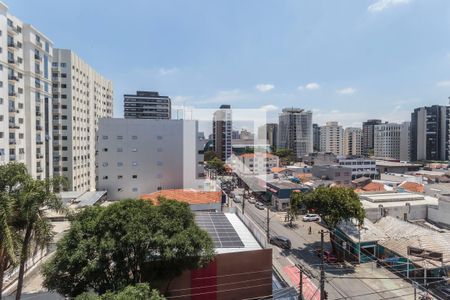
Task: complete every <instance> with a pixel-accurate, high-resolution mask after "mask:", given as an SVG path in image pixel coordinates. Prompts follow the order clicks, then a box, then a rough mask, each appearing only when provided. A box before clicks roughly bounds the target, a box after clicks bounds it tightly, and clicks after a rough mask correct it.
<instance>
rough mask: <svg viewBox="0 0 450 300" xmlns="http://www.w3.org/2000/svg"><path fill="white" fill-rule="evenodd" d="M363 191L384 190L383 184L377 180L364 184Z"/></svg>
mask: <svg viewBox="0 0 450 300" xmlns="http://www.w3.org/2000/svg"><path fill="white" fill-rule="evenodd" d="M362 190H363V191H365V192H384V191H386V190H385V188H384V184H382V183H378V182H371V183H368V184H366V185H365V186H364V187H363V188H362Z"/></svg>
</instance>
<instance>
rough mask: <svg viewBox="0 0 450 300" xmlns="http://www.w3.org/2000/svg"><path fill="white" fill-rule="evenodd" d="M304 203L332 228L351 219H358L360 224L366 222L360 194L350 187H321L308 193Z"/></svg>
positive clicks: (303, 199) (303, 200)
mask: <svg viewBox="0 0 450 300" xmlns="http://www.w3.org/2000/svg"><path fill="white" fill-rule="evenodd" d="M302 203H303V204H304V205H305V207H306V209H308V210H312V211H314V212H315V213H317V214H318V215H319V216H320V217H321V218H322V220H323V221H324V222H325V224H326V225H327V226H328V227H329V228H330V229H334V228H336V226H337V225H338V224H339V222H341V221H346V220H350V219H356V220H357V221H358V222H359V223H360V224H362V223H363V222H364V217H365V211H364V208H363V207H362V204H361V201H360V200H359V197H358V195H357V194H356V193H355V192H354V191H353V190H352V189H350V188H345V187H319V188H317V189H315V190H313V191H312V192H309V193H307V194H306V195H305V196H304V197H303V198H302Z"/></svg>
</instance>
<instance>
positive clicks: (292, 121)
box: [278, 108, 313, 158]
mask: <svg viewBox="0 0 450 300" xmlns="http://www.w3.org/2000/svg"><path fill="white" fill-rule="evenodd" d="M278 124H279V125H278V129H279V148H285V149H290V150H292V151H293V152H294V154H295V156H296V157H297V158H301V157H302V156H304V155H307V154H309V153H312V152H313V127H312V112H311V111H305V110H304V109H301V108H284V109H283V110H282V113H281V114H280V115H279V123H278Z"/></svg>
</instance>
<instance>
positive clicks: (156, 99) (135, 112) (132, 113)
mask: <svg viewBox="0 0 450 300" xmlns="http://www.w3.org/2000/svg"><path fill="white" fill-rule="evenodd" d="M123 114H124V117H125V119H171V114H172V109H171V100H170V98H169V97H168V96H160V95H159V93H158V92H147V91H137V92H136V95H132V94H127V95H124V113H123Z"/></svg>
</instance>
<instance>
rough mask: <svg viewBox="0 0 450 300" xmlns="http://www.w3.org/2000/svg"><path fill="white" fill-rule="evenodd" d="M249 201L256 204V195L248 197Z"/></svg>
mask: <svg viewBox="0 0 450 300" xmlns="http://www.w3.org/2000/svg"><path fill="white" fill-rule="evenodd" d="M248 202H249V203H251V204H255V203H256V199H255V197H253V196H250V197H249V198H248Z"/></svg>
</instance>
